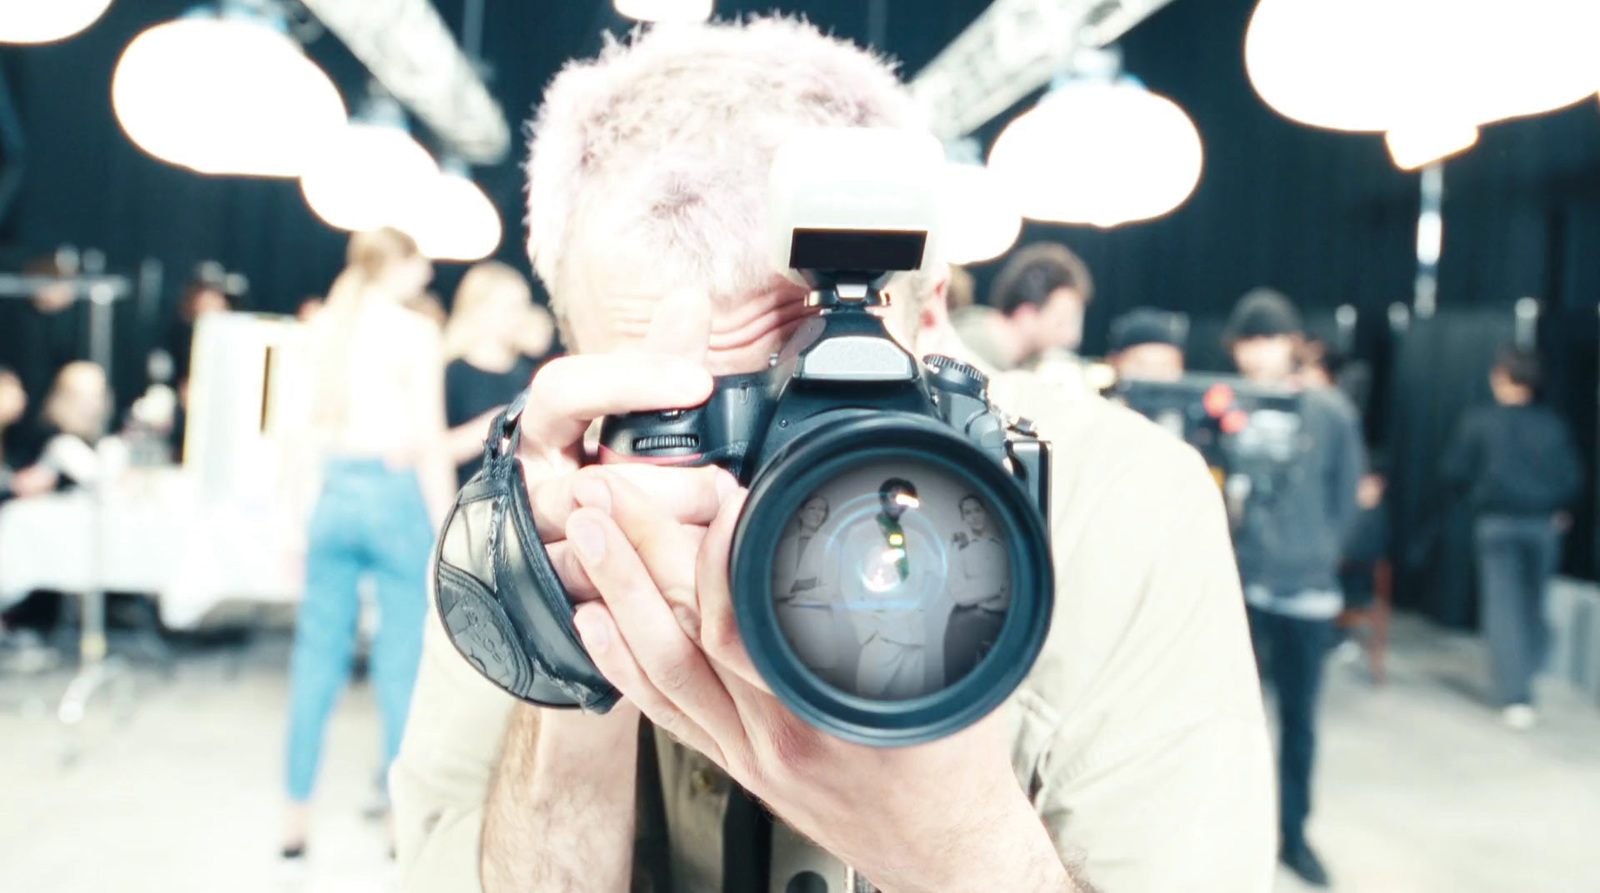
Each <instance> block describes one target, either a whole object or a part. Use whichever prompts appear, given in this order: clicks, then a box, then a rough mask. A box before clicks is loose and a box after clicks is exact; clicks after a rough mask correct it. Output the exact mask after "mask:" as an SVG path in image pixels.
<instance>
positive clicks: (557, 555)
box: [544, 540, 600, 604]
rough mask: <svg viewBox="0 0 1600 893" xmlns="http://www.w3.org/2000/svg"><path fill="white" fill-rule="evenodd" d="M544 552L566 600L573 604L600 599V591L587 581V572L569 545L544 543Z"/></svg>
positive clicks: (591, 581) (564, 543)
mask: <svg viewBox="0 0 1600 893" xmlns="http://www.w3.org/2000/svg"><path fill="white" fill-rule="evenodd" d="M544 551H545V554H547V555H549V556H550V566H551V567H554V568H555V569H556V576H557V577H560V578H561V586H562V588H563V589H566V590H567V598H568V599H569V600H570V601H571V602H572V603H573V604H582V603H584V602H592V601H594V600H595V599H597V598H599V597H600V590H599V589H597V588H595V585H594V581H593V580H591V579H589V572H588V571H586V570H584V569H583V562H581V561H579V560H578V554H577V553H576V552H574V551H572V544H571V543H569V542H566V541H565V540H563V541H561V542H555V543H546V544H545V547H544Z"/></svg>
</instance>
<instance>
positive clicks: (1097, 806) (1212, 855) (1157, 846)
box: [1023, 433, 1276, 893]
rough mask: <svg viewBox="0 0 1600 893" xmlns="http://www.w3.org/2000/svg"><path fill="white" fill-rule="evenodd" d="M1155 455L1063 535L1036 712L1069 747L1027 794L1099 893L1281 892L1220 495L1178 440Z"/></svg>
mask: <svg viewBox="0 0 1600 893" xmlns="http://www.w3.org/2000/svg"><path fill="white" fill-rule="evenodd" d="M1159 436H1161V437H1167V436H1168V435H1166V434H1164V433H1163V434H1160V435H1159ZM1142 452H1143V453H1144V455H1143V456H1142V457H1140V458H1137V459H1135V460H1134V461H1132V462H1130V463H1128V464H1127V465H1126V466H1125V467H1124V468H1123V469H1122V472H1121V473H1120V474H1118V473H1112V474H1106V475H1099V474H1096V475H1095V476H1094V477H1095V478H1096V479H1097V480H1095V481H1093V482H1090V481H1087V480H1085V481H1080V482H1078V483H1076V484H1075V485H1074V486H1075V487H1076V488H1078V489H1080V490H1082V489H1084V488H1086V487H1091V486H1092V487H1093V488H1094V489H1098V490H1102V492H1103V495H1102V496H1100V498H1098V499H1096V500H1094V501H1093V502H1092V503H1089V507H1088V508H1087V510H1081V509H1080V510H1074V511H1072V512H1071V514H1070V515H1069V516H1066V517H1062V516H1058V517H1057V518H1056V519H1055V523H1054V530H1053V537H1054V540H1055V547H1054V552H1055V559H1056V567H1057V575H1058V580H1057V591H1058V592H1059V593H1060V597H1058V599H1057V605H1056V618H1055V620H1054V622H1053V625H1052V633H1051V636H1050V641H1049V643H1048V644H1047V646H1046V650H1045V654H1044V655H1043V656H1042V657H1041V659H1040V662H1039V664H1038V665H1036V668H1035V670H1034V676H1033V679H1034V680H1035V682H1034V685H1033V686H1032V693H1033V694H1037V695H1039V696H1040V697H1038V698H1035V699H1033V700H1035V701H1042V702H1043V703H1044V705H1046V706H1045V707H1039V706H1037V705H1036V706H1034V707H1033V708H1032V712H1033V713H1034V714H1038V713H1040V712H1047V713H1048V714H1049V715H1050V716H1051V717H1052V718H1053V719H1052V722H1053V724H1054V725H1055V727H1056V732H1055V733H1054V735H1053V738H1052V744H1051V746H1050V749H1049V751H1048V753H1047V754H1046V755H1045V756H1044V758H1043V760H1042V761H1041V762H1040V763H1039V764H1037V765H1035V766H1032V767H1028V772H1027V774H1028V775H1030V776H1031V779H1030V778H1024V779H1023V781H1024V784H1025V785H1027V786H1028V787H1029V788H1030V789H1032V790H1033V791H1034V792H1035V804H1036V806H1037V808H1038V809H1039V811H1040V814H1041V817H1042V818H1043V819H1044V821H1045V822H1046V824H1047V825H1048V826H1049V828H1050V831H1051V833H1052V834H1053V835H1054V838H1055V840H1056V843H1057V848H1058V850H1059V851H1060V853H1061V855H1062V857H1063V860H1064V861H1066V862H1067V863H1068V864H1069V865H1071V864H1073V863H1079V862H1081V864H1082V866H1083V876H1084V879H1085V880H1087V882H1088V883H1089V884H1091V885H1093V886H1094V888H1095V889H1098V890H1103V891H1106V893H1168V891H1174V890H1182V891H1185V893H1267V891H1270V890H1271V889H1272V881H1273V872H1274V859H1273V853H1274V846H1275V843H1276V831H1275V821H1274V817H1273V816H1274V802H1275V801H1274V796H1273V791H1274V787H1273V777H1272V756H1271V752H1270V750H1269V743H1268V735H1267V729H1266V722H1265V718H1264V715H1263V710H1262V704H1261V692H1260V683H1259V681H1258V678H1257V674H1256V670H1255V658H1254V655H1253V652H1252V650H1251V646H1250V638H1249V633H1248V628H1247V625H1246V622H1245V612H1244V602H1243V598H1242V596H1241V593H1240V587H1239V578H1238V573H1237V570H1236V568H1235V565H1234V560H1233V550H1232V547H1231V543H1230V540H1229V534H1228V525H1227V520H1226V517H1225V513H1224V511H1223V505H1222V499H1221V495H1220V493H1219V492H1218V489H1217V487H1216V485H1215V483H1214V482H1213V480H1212V479H1211V477H1210V476H1209V474H1208V473H1207V472H1206V470H1205V467H1204V465H1203V463H1202V462H1201V461H1200V458H1199V456H1198V455H1197V454H1196V453H1194V451H1193V450H1191V449H1189V448H1188V447H1186V446H1183V445H1181V444H1179V443H1177V442H1176V440H1174V441H1173V443H1172V444H1171V446H1170V448H1169V449H1164V450H1160V451H1150V450H1146V451H1142ZM1078 500H1084V497H1082V496H1080V497H1077V498H1076V499H1075V500H1074V501H1078ZM1084 501H1087V500H1084Z"/></svg>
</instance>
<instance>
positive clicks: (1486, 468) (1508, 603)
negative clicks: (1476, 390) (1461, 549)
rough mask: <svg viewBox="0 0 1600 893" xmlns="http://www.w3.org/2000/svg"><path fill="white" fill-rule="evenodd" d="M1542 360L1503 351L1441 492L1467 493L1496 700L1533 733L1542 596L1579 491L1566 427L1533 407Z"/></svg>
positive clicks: (1542, 652)
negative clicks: (1488, 399)
mask: <svg viewBox="0 0 1600 893" xmlns="http://www.w3.org/2000/svg"><path fill="white" fill-rule="evenodd" d="M1539 378H1540V372H1539V358H1538V357H1537V356H1536V355H1535V354H1533V353H1531V352H1528V351H1524V350H1521V349H1518V348H1515V347H1507V348H1504V349H1502V350H1501V352H1500V358H1499V361H1498V362H1497V363H1496V364H1495V367H1494V370H1493V371H1491V372H1490V373H1489V386H1490V388H1491V389H1492V390H1493V391H1494V400H1495V402H1494V405H1492V406H1484V407H1480V408H1478V409H1474V410H1472V411H1470V412H1468V413H1467V414H1466V416H1465V417H1464V418H1463V419H1462V420H1461V423H1460V426H1459V428H1458V429H1457V431H1456V435H1455V439H1454V441H1453V442H1452V444H1451V447H1450V451H1449V452H1448V453H1447V454H1446V456H1445V462H1444V469H1443V470H1444V476H1445V480H1446V482H1447V483H1448V484H1449V485H1451V486H1452V487H1453V488H1455V489H1456V490H1458V491H1464V492H1465V494H1466V497H1467V500H1468V503H1469V504H1470V506H1471V508H1472V510H1473V512H1474V514H1475V515H1476V519H1475V521H1474V534H1475V538H1476V540H1477V554H1478V597H1479V599H1480V600H1481V602H1480V604H1481V613H1482V617H1483V626H1484V632H1485V635H1486V636H1487V638H1488V640H1489V660H1490V666H1491V668H1492V675H1493V679H1494V689H1495V695H1496V696H1497V697H1498V698H1499V701H1500V704H1501V705H1502V708H1503V710H1504V717H1505V721H1506V724H1507V725H1509V726H1511V727H1512V728H1514V729H1519V730H1521V729H1526V728H1528V727H1530V726H1532V725H1533V723H1534V721H1535V719H1536V714H1535V713H1534V710H1533V691H1532V683H1533V677H1534V675H1535V674H1536V673H1538V671H1539V669H1540V667H1541V666H1542V665H1543V664H1544V660H1545V657H1546V651H1547V650H1548V647H1549V640H1550V632H1549V628H1548V627H1547V626H1546V623H1545V618H1544V600H1545V590H1546V589H1547V588H1548V587H1549V584H1550V577H1551V576H1552V575H1553V574H1554V573H1555V570H1556V564H1557V562H1558V561H1559V560H1560V557H1561V532H1562V529H1563V528H1564V527H1565V526H1566V525H1567V516H1566V515H1565V513H1564V509H1565V508H1566V507H1567V506H1568V505H1570V504H1571V503H1572V501H1573V500H1574V499H1575V498H1577V496H1578V494H1579V491H1580V489H1581V488H1582V486H1583V470H1582V467H1581V466H1580V465H1579V462H1578V453H1577V450H1576V449H1575V448H1574V447H1573V444H1572V436H1571V433H1570V432H1569V431H1568V430H1567V426H1566V423H1565V422H1563V421H1562V420H1561V417H1560V416H1558V415H1556V414H1555V412H1554V411H1552V410H1551V409H1549V408H1548V407H1546V406H1541V405H1539V404H1536V403H1535V402H1534V397H1535V395H1536V393H1537V391H1538V388H1539Z"/></svg>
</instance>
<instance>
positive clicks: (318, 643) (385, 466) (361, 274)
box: [283, 229, 455, 859]
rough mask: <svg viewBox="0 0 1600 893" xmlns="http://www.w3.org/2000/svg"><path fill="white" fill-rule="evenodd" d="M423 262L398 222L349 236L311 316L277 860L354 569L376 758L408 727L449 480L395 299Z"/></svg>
mask: <svg viewBox="0 0 1600 893" xmlns="http://www.w3.org/2000/svg"><path fill="white" fill-rule="evenodd" d="M432 273H433V268H432V266H431V265H430V264H429V262H428V260H427V259H426V258H425V257H423V256H422V254H421V253H420V252H419V251H418V250H417V246H416V243H415V242H414V241H412V240H411V238H410V237H408V236H406V235H404V234H402V233H401V232H399V231H398V230H393V229H383V230H378V231H375V232H370V233H358V234H356V235H355V236H353V237H352V238H351V241H350V250H349V256H348V264H347V266H346V268H345V270H344V272H342V273H340V274H339V277H338V279H336V280H335V281H334V284H333V286H332V288H331V289H329V292H328V299H327V303H326V306H325V308H324V309H323V311H322V312H321V313H320V314H319V315H318V316H317V317H316V318H315V319H314V320H313V321H312V323H311V336H310V345H311V354H312V358H313V362H314V364H315V372H316V380H317V382H318V384H319V390H318V392H317V394H316V397H315V399H314V403H313V412H312V430H311V432H309V434H308V437H307V442H308V444H309V445H310V446H311V447H312V448H313V449H314V451H315V453H316V457H317V464H318V465H319V467H320V480H321V487H320V492H319V493H318V495H317V496H316V499H315V503H314V508H313V509H312V512H311V520H310V526H309V528H308V530H307V543H306V562H305V564H306V567H305V570H306V586H305V594H304V596H303V598H302V601H301V603H300V611H299V615H298V617H297V619H296V623H295V641H294V653H293V656H292V658H291V659H290V667H289V741H288V759H287V762H288V766H287V772H288V779H287V781H288V795H289V808H288V810H287V815H286V820H285V824H284V837H283V856H284V858H286V859H300V858H302V857H303V856H304V854H305V850H306V833H307V825H308V819H309V813H308V808H307V805H308V803H309V801H310V799H311V794H312V790H313V787H314V786H315V783H316V777H317V765H318V762H319V760H320V757H321V754H322V742H323V736H324V732H325V731H326V729H327V723H328V716H329V714H330V713H332V711H333V705H334V702H335V701H337V700H338V697H339V694H340V692H341V691H342V690H343V689H344V686H345V683H346V681H347V680H348V678H349V675H350V663H351V658H352V654H353V652H354V648H355V640H356V622H357V618H358V615H359V613H360V599H359V597H358V595H357V586H358V584H359V583H360V581H361V579H362V578H363V577H370V578H371V580H372V582H373V584H374V586H373V591H374V593H375V595H376V597H377V603H378V618H379V620H378V630H377V634H376V636H375V638H374V641H373V644H372V655H371V661H370V663H369V672H370V677H371V679H372V683H373V687H374V689H375V690H376V693H377V698H378V707H379V712H380V713H381V714H382V718H383V744H384V766H385V768H387V767H388V764H389V763H390V762H392V761H393V759H394V757H395V754H396V753H397V752H398V751H399V748H400V739H401V736H402V735H403V734H404V731H405V719H406V712H407V710H408V709H409V707H410V703H411V689H412V686H413V684H414V683H415V681H416V674H417V663H418V661H419V659H420V657H421V654H422V629H423V624H424V619H425V616H426V612H427V581H426V573H427V566H428V555H429V549H430V547H431V546H432V543H433V538H434V531H435V529H436V527H437V523H438V521H439V520H440V519H441V518H442V517H443V515H444V512H445V510H446V508H447V507H448V505H449V502H450V500H451V498H452V497H453V495H454V491H455V477H454V474H453V469H452V467H451V465H450V460H449V456H448V454H447V452H446V444H445V437H444V434H445V424H444V396H443V377H442V374H443V367H442V362H441V356H442V353H441V349H440V336H439V331H438V328H437V326H435V325H434V323H433V322H431V321H429V320H428V319H426V318H424V317H423V316H421V315H420V314H417V313H415V312H413V311H410V310H407V309H405V307H404V306H403V305H402V302H403V301H404V300H405V299H407V298H408V297H411V296H414V295H416V294H418V293H420V292H421V291H422V289H423V287H424V286H426V285H427V283H428V280H429V279H430V278H431V276H432Z"/></svg>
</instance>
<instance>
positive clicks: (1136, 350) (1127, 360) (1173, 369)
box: [1106, 307, 1189, 381]
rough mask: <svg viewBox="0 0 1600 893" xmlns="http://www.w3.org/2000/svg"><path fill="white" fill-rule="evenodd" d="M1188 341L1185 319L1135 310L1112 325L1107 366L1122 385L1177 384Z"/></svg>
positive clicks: (1169, 314)
mask: <svg viewBox="0 0 1600 893" xmlns="http://www.w3.org/2000/svg"><path fill="white" fill-rule="evenodd" d="M1188 337H1189V318H1188V317H1187V316H1184V315H1183V314H1181V313H1168V312H1166V311H1164V310H1155V309H1153V308H1150V307H1138V308H1135V309H1133V310H1130V311H1128V312H1127V313H1124V314H1123V315H1121V316H1119V317H1117V318H1116V319H1114V320H1112V321H1111V343H1110V345H1109V346H1108V347H1107V348H1106V362H1107V363H1110V364H1111V368H1113V369H1115V370H1116V371H1117V378H1118V379H1121V380H1123V381H1177V380H1178V379H1180V378H1182V377H1183V346H1184V342H1185V341H1187V340H1188Z"/></svg>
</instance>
